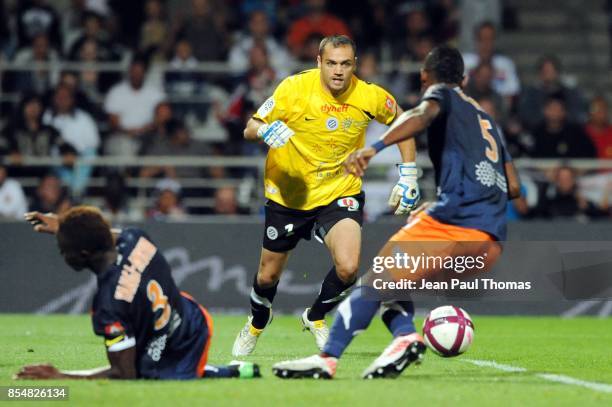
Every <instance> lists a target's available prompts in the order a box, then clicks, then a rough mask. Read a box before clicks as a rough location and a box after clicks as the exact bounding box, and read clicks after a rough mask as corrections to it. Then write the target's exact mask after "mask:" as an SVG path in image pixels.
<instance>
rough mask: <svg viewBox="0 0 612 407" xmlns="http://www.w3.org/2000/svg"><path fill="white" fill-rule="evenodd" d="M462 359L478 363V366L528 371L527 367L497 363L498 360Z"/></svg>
mask: <svg viewBox="0 0 612 407" xmlns="http://www.w3.org/2000/svg"><path fill="white" fill-rule="evenodd" d="M461 360H462V361H464V362H468V363H471V364H473V365H476V366H483V367H492V368H493V369H497V370H503V371H504V372H515V373H519V372H526V371H527V369H525V368H523V367H516V366H510V365H502V364H501V363H497V362H494V361H492V360H474V359H461Z"/></svg>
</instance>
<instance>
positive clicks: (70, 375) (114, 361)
mask: <svg viewBox="0 0 612 407" xmlns="http://www.w3.org/2000/svg"><path fill="white" fill-rule="evenodd" d="M107 356H108V360H109V362H110V364H111V365H110V367H108V366H104V367H99V368H94V369H88V370H72V371H70V370H59V369H57V368H56V367H55V366H53V365H51V364H41V365H29V366H24V367H23V368H22V369H21V370H20V371H19V372H18V373H17V374H16V375H15V377H16V378H17V379H27V380H44V379H136V378H137V374H136V362H135V361H136V351H135V348H134V347H131V348H128V349H125V350H122V351H119V352H107Z"/></svg>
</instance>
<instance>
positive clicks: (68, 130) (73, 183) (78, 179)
mask: <svg viewBox="0 0 612 407" xmlns="http://www.w3.org/2000/svg"><path fill="white" fill-rule="evenodd" d="M43 123H45V124H48V125H50V126H52V127H54V128H55V129H57V130H58V131H59V133H60V135H61V137H62V139H63V140H64V141H65V142H67V143H69V144H70V145H71V146H72V147H74V150H75V152H76V153H77V154H78V157H80V158H91V157H95V156H96V155H97V149H98V147H99V146H100V135H99V133H98V127H97V125H96V123H95V121H94V120H93V118H92V117H91V115H90V114H89V113H87V112H85V111H83V110H81V109H79V108H77V107H76V106H75V101H74V95H73V93H72V90H71V89H70V88H69V87H67V86H65V85H59V86H58V87H57V89H56V90H55V94H54V96H53V106H52V108H51V109H49V110H47V111H46V112H45V114H44V116H43ZM71 161H73V160H71ZM67 164H68V166H67V167H62V168H60V169H58V171H59V173H60V174H61V177H62V179H63V180H64V181H65V183H66V184H68V185H69V187H70V191H71V192H72V194H73V195H74V196H80V195H81V194H82V193H83V192H84V190H85V188H86V187H87V183H88V182H89V177H90V175H91V171H92V168H91V167H90V166H89V165H79V166H75V167H72V166H71V165H70V164H72V163H67Z"/></svg>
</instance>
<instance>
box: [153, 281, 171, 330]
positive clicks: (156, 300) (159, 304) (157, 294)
mask: <svg viewBox="0 0 612 407" xmlns="http://www.w3.org/2000/svg"><path fill="white" fill-rule="evenodd" d="M147 297H148V298H149V301H151V309H152V310H153V313H154V314H155V313H157V311H159V310H161V311H162V312H161V314H160V315H159V316H158V317H157V318H156V319H155V330H156V331H159V330H160V329H162V328H163V327H165V326H166V325H168V321H169V320H170V315H171V314H172V308H171V307H170V304H168V297H166V296H165V295H164V291H163V290H162V288H161V286H160V285H159V283H158V282H157V281H155V280H151V281H149V284H147Z"/></svg>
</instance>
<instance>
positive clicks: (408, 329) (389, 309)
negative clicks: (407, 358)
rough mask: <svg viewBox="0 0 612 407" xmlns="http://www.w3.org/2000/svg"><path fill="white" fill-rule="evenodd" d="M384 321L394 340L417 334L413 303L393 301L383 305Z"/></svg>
mask: <svg viewBox="0 0 612 407" xmlns="http://www.w3.org/2000/svg"><path fill="white" fill-rule="evenodd" d="M382 320H383V322H384V323H385V325H386V326H387V328H388V329H389V331H390V332H391V333H392V334H393V337H394V338H397V337H398V336H401V335H409V334H411V333H414V332H416V328H415V327H414V303H413V302H412V301H392V302H389V303H385V304H383V314H382Z"/></svg>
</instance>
